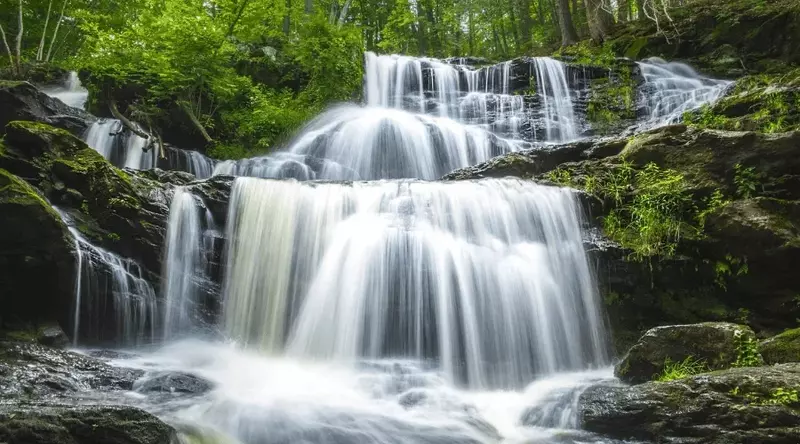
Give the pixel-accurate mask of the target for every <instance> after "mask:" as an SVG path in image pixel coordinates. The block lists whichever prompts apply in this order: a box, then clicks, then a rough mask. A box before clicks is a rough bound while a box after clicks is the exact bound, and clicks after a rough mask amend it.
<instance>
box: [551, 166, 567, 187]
mask: <svg viewBox="0 0 800 444" xmlns="http://www.w3.org/2000/svg"><path fill="white" fill-rule="evenodd" d="M547 180H549V181H550V182H553V183H554V184H557V185H561V186H565V187H570V186H572V185H573V182H572V173H571V172H570V171H569V170H566V169H561V168H556V169H554V170H552V171H549V172H548V173H547Z"/></svg>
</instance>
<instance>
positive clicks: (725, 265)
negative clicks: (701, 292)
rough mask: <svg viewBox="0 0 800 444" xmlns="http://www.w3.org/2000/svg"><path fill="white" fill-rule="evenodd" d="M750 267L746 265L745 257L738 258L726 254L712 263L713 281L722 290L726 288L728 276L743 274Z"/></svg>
mask: <svg viewBox="0 0 800 444" xmlns="http://www.w3.org/2000/svg"><path fill="white" fill-rule="evenodd" d="M748 271H750V269H749V268H748V266H747V258H744V259H739V258H737V257H733V256H732V255H730V254H728V255H726V256H725V259H723V260H721V261H717V263H716V264H715V265H714V274H715V275H714V283H715V284H717V286H718V287H719V288H721V289H723V290H727V289H728V284H727V282H728V278H730V277H732V276H737V277H738V276H744V275H746V274H747V272H748Z"/></svg>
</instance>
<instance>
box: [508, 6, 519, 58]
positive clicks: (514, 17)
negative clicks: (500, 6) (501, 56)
mask: <svg viewBox="0 0 800 444" xmlns="http://www.w3.org/2000/svg"><path fill="white" fill-rule="evenodd" d="M515 9H516V8H515V5H514V0H509V1H508V18H509V20H510V21H511V35H512V37H514V46H515V47H516V48H517V50H519V48H520V46H521V45H520V42H519V29H518V28H517V14H516V12H515V11H514V10H515Z"/></svg>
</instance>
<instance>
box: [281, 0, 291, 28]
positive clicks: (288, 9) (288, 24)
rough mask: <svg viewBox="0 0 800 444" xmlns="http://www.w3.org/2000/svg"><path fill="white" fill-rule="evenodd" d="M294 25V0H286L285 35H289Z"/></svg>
mask: <svg viewBox="0 0 800 444" xmlns="http://www.w3.org/2000/svg"><path fill="white" fill-rule="evenodd" d="M291 26H292V0H286V15H284V16H283V35H289V32H290V31H291Z"/></svg>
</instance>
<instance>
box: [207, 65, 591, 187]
mask: <svg viewBox="0 0 800 444" xmlns="http://www.w3.org/2000/svg"><path fill="white" fill-rule="evenodd" d="M530 65H531V75H532V76H534V77H535V78H536V81H537V84H539V85H542V86H541V87H540V88H539V89H540V91H539V94H540V96H541V102H542V103H543V106H542V108H543V109H542V111H541V113H542V115H543V117H542V120H543V121H544V126H543V129H544V132H545V134H546V137H545V140H540V142H563V141H568V140H572V139H575V138H577V137H578V133H579V129H578V123H577V121H576V119H575V114H574V112H573V109H572V99H571V97H570V94H571V92H570V90H569V87H568V83H567V79H566V69H565V66H564V64H563V63H561V62H559V61H557V60H554V59H551V58H546V57H545V58H534V59H531V60H530ZM511 70H512V65H511V62H505V63H502V64H499V65H494V66H490V67H486V68H481V69H478V70H472V69H469V68H468V67H466V66H458V65H451V64H448V63H444V62H442V61H439V60H434V59H425V58H413V57H406V56H397V55H391V56H379V55H376V54H374V53H369V52H368V53H366V56H365V79H364V99H365V103H366V106H364V107H359V106H352V105H351V106H339V107H336V108H334V109H332V110H330V111H328V112H326V113H324V114H322V115H321V116H319V117H318V118H317V119H315V120H314V121H312V122H311V123H310V124H309V125H307V127H306V128H305V129H304V130H303V131H302V132H301V133H300V135H299V136H298V137H297V138H296V139H295V140H294V141H293V143H292V144H291V146H290V147H289V149H288V153H289V154H291V155H294V156H305V157H304V158H307V159H312V160H311V162H313V163H316V164H325V165H329V164H330V165H336V168H334V169H329V168H318V169H316V170H315V171H314V172H315V174H313V175H310V174H307V173H306V172H305V171H302V169H297V168H296V166H294V165H293V164H291V163H285V162H282V161H280V160H271V158H272V157H274V156H266V157H260V158H256V159H246V160H242V161H239V162H229V163H226V164H224V165H220V166H218V167H217V169H216V170H215V171H214V173H215V174H232V175H237V176H257V177H265V178H282V177H294V178H297V179H300V180H307V179H308V178H309V177H310V176H313V178H314V179H327V180H341V179H359V180H371V179H389V178H418V179H428V180H431V179H436V178H438V177H441V176H442V175H443V174H446V173H447V172H449V171H452V170H454V169H457V168H463V167H466V166H470V165H474V164H475V163H479V162H482V161H485V160H488V159H489V158H491V157H494V156H497V155H500V154H504V153H508V152H511V151H517V150H519V149H522V148H524V147H526V146H528V143H527V142H524V141H523V140H521V139H523V127H524V126H526V125H527V126H528V127H531V126H532V125H535V122H534V121H533V120H532V119H531V117H532V115H531V113H533V110H528V109H526V106H525V98H524V97H523V96H521V95H514V94H512V93H513V91H512V75H511ZM531 131H532V132H533V133H535V129H532V130H531V129H529V132H531ZM281 156H285V154H282V155H281ZM284 158H285V157H284ZM283 165H290V166H291V169H290V170H288V171H287V170H283V169H281V167H282V166H283ZM311 169H314V168H313V166H312V167H311ZM295 172H297V173H300V174H299V175H293V173H295Z"/></svg>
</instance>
